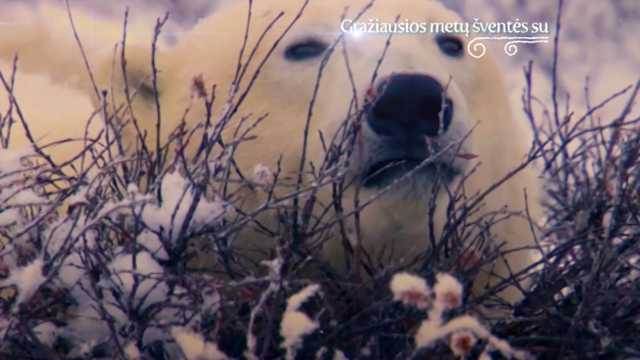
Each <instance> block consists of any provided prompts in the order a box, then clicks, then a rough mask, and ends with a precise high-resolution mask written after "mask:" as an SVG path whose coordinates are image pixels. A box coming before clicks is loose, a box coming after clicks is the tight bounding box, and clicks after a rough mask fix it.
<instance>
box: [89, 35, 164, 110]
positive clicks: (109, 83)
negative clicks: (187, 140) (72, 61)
mask: <svg viewBox="0 0 640 360" xmlns="http://www.w3.org/2000/svg"><path fill="white" fill-rule="evenodd" d="M150 48H151V47H150V46H148V45H147V46H145V45H141V44H135V45H134V44H131V45H127V46H126V48H125V51H124V53H123V52H122V51H121V49H120V48H119V49H118V51H115V52H112V54H113V55H111V56H105V57H103V58H102V59H100V60H99V61H98V62H97V66H93V67H92V69H91V72H92V74H93V77H94V81H95V84H96V86H97V90H98V93H97V94H96V89H95V88H94V89H89V91H91V92H92V93H94V94H95V95H94V96H92V97H91V98H92V101H93V105H94V107H95V108H96V109H98V108H102V106H105V105H106V110H107V112H108V113H110V114H112V113H113V112H114V110H115V111H117V114H119V116H130V113H131V111H130V109H129V105H130V107H131V108H132V110H133V113H134V115H135V116H136V117H140V116H146V114H144V113H146V112H148V111H155V110H154V108H155V101H156V98H157V97H160V96H161V95H162V90H161V88H162V83H163V81H162V76H161V75H160V74H161V72H160V70H159V69H157V68H156V75H155V77H156V78H155V86H154V69H153V66H152V57H155V58H156V59H158V60H159V59H160V58H161V57H162V53H160V52H156V53H155V54H153V56H152V52H151V49H150Z"/></svg>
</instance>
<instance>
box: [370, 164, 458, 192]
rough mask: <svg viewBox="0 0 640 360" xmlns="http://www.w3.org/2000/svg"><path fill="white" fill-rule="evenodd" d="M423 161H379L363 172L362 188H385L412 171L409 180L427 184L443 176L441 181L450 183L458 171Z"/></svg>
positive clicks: (446, 165) (443, 165) (450, 167)
mask: <svg viewBox="0 0 640 360" xmlns="http://www.w3.org/2000/svg"><path fill="white" fill-rule="evenodd" d="M425 160H426V158H425V159H417V158H394V159H387V160H383V161H379V162H377V163H375V164H373V165H372V166H370V167H369V168H368V169H367V170H366V171H365V172H363V176H362V186H363V187H365V188H379V187H385V186H388V185H391V184H392V183H393V182H394V181H396V180H398V179H400V178H402V177H403V176H405V175H407V173H409V172H412V171H413V173H412V174H411V175H410V176H411V178H414V177H417V178H419V179H422V180H424V181H428V182H430V181H433V180H434V179H435V178H436V177H439V176H444V178H443V180H445V181H450V180H452V179H453V177H455V176H456V175H457V174H458V171H457V170H456V169H455V168H454V167H452V166H451V164H448V163H447V162H443V161H434V162H426V163H425ZM418 167H419V169H418Z"/></svg>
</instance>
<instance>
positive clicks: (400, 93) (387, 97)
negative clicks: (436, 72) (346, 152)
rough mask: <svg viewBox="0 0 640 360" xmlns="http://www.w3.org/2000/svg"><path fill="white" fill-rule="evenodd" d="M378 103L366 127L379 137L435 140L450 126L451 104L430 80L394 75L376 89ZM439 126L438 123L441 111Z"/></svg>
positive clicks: (410, 75)
mask: <svg viewBox="0 0 640 360" xmlns="http://www.w3.org/2000/svg"><path fill="white" fill-rule="evenodd" d="M376 92H377V94H378V97H377V99H376V100H375V102H374V103H373V104H372V105H373V106H372V108H371V109H370V111H369V113H368V114H367V121H368V123H369V127H371V129H372V130H373V131H375V132H376V133H377V134H379V135H385V136H397V135H403V134H408V135H426V136H430V137H434V136H438V134H439V131H440V126H441V125H442V132H443V133H444V132H445V131H447V129H448V128H449V125H450V124H451V118H452V117H453V102H452V101H451V100H450V99H444V101H443V92H444V88H443V87H442V85H440V82H439V81H438V80H436V79H434V78H432V77H431V76H428V75H422V74H397V75H392V76H390V77H389V78H387V79H385V80H383V81H381V83H380V84H379V85H378V86H377V88H376ZM443 105H444V107H445V109H444V111H443V113H442V124H441V122H440V111H441V110H442V106H443Z"/></svg>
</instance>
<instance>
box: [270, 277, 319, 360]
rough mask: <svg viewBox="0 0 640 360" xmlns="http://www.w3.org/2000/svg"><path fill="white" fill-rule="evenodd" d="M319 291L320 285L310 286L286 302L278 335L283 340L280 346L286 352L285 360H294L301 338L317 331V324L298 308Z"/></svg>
mask: <svg viewBox="0 0 640 360" xmlns="http://www.w3.org/2000/svg"><path fill="white" fill-rule="evenodd" d="M319 290H320V285H318V284H312V285H309V286H307V287H305V288H304V289H302V290H300V291H299V292H298V293H297V294H295V295H292V296H291V297H290V298H289V299H288V300H287V309H286V310H285V312H284V315H283V316H282V322H281V323H280V334H281V335H282V337H283V338H284V340H283V341H282V346H284V348H285V349H286V351H287V355H286V357H287V360H293V359H295V356H296V352H297V351H298V348H299V347H300V345H301V343H302V340H303V338H304V337H305V336H306V335H309V334H311V333H312V332H314V331H315V330H316V329H318V326H319V324H318V322H317V321H314V320H312V319H310V318H309V317H308V316H307V315H306V314H305V313H303V312H302V311H300V306H302V304H303V303H304V302H305V301H307V300H308V299H309V298H311V297H312V296H314V295H316V293H317V292H318V291H319Z"/></svg>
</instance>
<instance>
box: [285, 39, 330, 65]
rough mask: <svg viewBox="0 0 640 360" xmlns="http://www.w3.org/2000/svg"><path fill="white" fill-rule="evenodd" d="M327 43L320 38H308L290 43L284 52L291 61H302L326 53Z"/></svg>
mask: <svg viewBox="0 0 640 360" xmlns="http://www.w3.org/2000/svg"><path fill="white" fill-rule="evenodd" d="M326 49H327V45H326V44H325V43H322V42H320V41H318V40H306V41H304V42H299V43H296V44H293V45H290V46H289V47H288V48H287V50H286V51H285V52H284V57H285V58H287V60H291V61H300V60H306V59H311V58H314V57H317V56H319V55H321V54H322V53H324V51H325V50H326Z"/></svg>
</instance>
